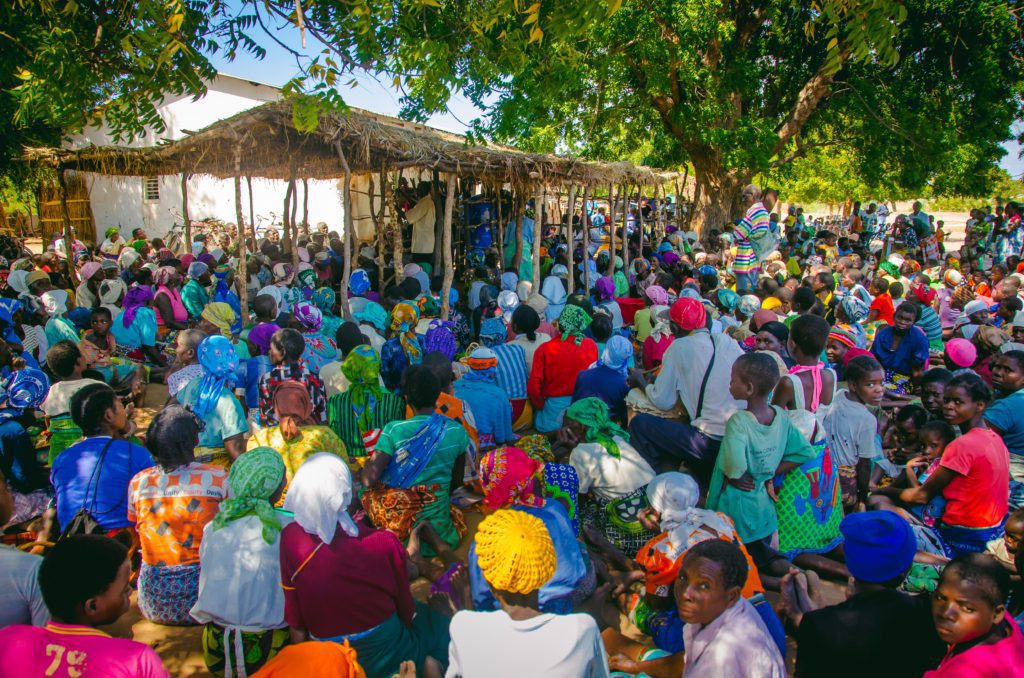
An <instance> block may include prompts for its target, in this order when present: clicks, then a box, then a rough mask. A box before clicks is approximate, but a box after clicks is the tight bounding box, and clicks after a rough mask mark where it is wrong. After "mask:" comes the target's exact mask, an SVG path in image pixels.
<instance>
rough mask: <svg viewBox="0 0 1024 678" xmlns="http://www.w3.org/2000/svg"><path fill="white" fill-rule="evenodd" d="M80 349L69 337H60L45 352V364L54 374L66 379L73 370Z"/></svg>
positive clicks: (80, 353)
mask: <svg viewBox="0 0 1024 678" xmlns="http://www.w3.org/2000/svg"><path fill="white" fill-rule="evenodd" d="M81 357H82V351H80V350H79V348H78V345H77V344H76V343H75V342H73V341H71V340H70V339H61V340H60V341H58V342H57V343H56V344H54V345H53V346H51V347H50V349H49V350H48V351H47V352H46V366H47V367H49V368H50V371H51V372H53V373H54V374H55V375H56V376H58V377H60V378H61V379H67V378H68V377H70V376H71V374H72V373H73V372H74V371H75V365H77V364H78V359H79V358H81Z"/></svg>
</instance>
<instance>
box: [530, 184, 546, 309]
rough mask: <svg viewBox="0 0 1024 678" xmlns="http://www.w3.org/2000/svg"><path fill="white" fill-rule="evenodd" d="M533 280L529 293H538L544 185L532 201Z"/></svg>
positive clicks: (538, 189)
mask: <svg viewBox="0 0 1024 678" xmlns="http://www.w3.org/2000/svg"><path fill="white" fill-rule="evenodd" d="M533 203H534V208H533V258H532V263H533V279H532V280H531V288H530V291H531V292H539V291H540V241H541V236H542V235H543V233H544V226H543V224H544V184H543V183H541V184H539V185H538V186H537V193H536V195H535V196H534V199H533Z"/></svg>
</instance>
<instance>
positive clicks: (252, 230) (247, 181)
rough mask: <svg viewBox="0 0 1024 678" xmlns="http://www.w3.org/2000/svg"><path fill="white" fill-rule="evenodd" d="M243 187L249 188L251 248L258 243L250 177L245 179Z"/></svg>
mask: <svg viewBox="0 0 1024 678" xmlns="http://www.w3.org/2000/svg"><path fill="white" fill-rule="evenodd" d="M245 185H246V186H247V187H248V188H249V232H250V233H251V234H252V246H253V247H257V246H258V245H259V243H258V242H257V238H256V211H255V210H254V209H253V206H252V175H248V176H246V177H245Z"/></svg>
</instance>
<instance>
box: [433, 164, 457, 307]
mask: <svg viewBox="0 0 1024 678" xmlns="http://www.w3.org/2000/svg"><path fill="white" fill-rule="evenodd" d="M439 183H440V182H436V183H435V184H434V186H435V188H437V187H438V186H439ZM446 188H447V192H446V194H445V198H444V221H443V223H442V224H441V262H442V263H443V265H444V278H443V280H442V282H441V320H448V313H449V312H450V311H451V307H450V305H449V303H448V301H449V297H450V296H451V291H452V282H453V281H454V280H455V266H453V265H452V213H453V212H454V211H455V191H456V186H455V173H454V172H453V173H451V174H449V175H448V183H447V185H446ZM435 251H436V250H435ZM435 258H436V257H435Z"/></svg>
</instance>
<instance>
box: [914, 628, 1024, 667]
mask: <svg viewBox="0 0 1024 678" xmlns="http://www.w3.org/2000/svg"><path fill="white" fill-rule="evenodd" d="M1006 621H1007V622H1009V624H1010V635H1009V636H1007V637H1006V638H1003V639H1002V640H1000V641H999V642H997V643H992V644H991V645H977V646H975V647H972V648H971V649H969V650H967V651H966V652H962V653H960V654H958V655H956V656H955V657H950V656H949V654H948V653H947V654H946V657H945V659H943V660H942V662H940V663H939V668H937V669H935V670H934V671H929V672H928V673H926V674H924V678H996V677H997V676H1018V675H1020V672H1021V667H1024V634H1022V633H1021V632H1020V627H1018V626H1017V623H1016V622H1015V621H1013V619H1011V618H1010V615H1006ZM954 647H955V646H953V647H950V648H949V651H950V652H952V651H953V649H954ZM1014 666H1016V667H1017V668H1016V669H1015V668H1013V667H1014Z"/></svg>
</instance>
